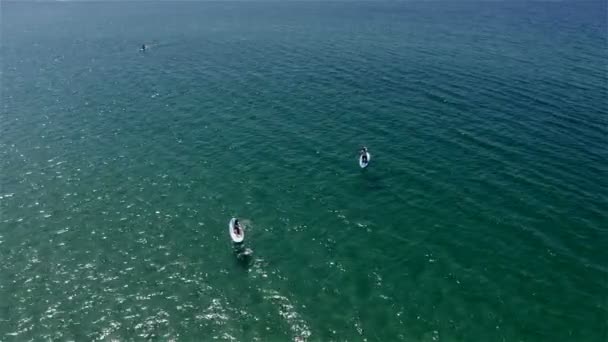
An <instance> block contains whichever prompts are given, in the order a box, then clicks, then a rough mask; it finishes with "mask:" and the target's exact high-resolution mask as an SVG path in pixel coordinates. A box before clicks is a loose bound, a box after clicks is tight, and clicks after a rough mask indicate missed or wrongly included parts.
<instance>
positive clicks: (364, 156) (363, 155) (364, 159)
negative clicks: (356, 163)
mask: <svg viewBox="0 0 608 342" xmlns="http://www.w3.org/2000/svg"><path fill="white" fill-rule="evenodd" d="M360 154H361V162H363V164H367V147H365V146H363V147H361V151H360Z"/></svg>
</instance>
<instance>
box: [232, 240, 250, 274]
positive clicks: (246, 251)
mask: <svg viewBox="0 0 608 342" xmlns="http://www.w3.org/2000/svg"><path fill="white" fill-rule="evenodd" d="M232 252H233V253H234V256H235V257H236V262H237V264H238V265H239V266H241V267H243V268H245V269H248V268H249V266H251V261H252V260H253V250H252V249H251V248H246V247H245V244H244V243H233V244H232Z"/></svg>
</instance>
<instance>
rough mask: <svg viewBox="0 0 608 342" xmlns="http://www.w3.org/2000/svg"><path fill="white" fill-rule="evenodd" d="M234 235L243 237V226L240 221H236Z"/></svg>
mask: <svg viewBox="0 0 608 342" xmlns="http://www.w3.org/2000/svg"><path fill="white" fill-rule="evenodd" d="M234 233H235V234H236V235H241V225H240V224H239V219H234Z"/></svg>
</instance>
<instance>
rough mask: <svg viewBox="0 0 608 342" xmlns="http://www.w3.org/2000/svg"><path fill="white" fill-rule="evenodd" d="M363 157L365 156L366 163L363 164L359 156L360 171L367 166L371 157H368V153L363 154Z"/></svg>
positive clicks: (361, 157)
mask: <svg viewBox="0 0 608 342" xmlns="http://www.w3.org/2000/svg"><path fill="white" fill-rule="evenodd" d="M365 155H366V156H367V162H363V156H362V155H359V166H360V167H361V168H362V169H365V168H366V167H367V165H369V160H370V158H371V156H370V155H369V152H365Z"/></svg>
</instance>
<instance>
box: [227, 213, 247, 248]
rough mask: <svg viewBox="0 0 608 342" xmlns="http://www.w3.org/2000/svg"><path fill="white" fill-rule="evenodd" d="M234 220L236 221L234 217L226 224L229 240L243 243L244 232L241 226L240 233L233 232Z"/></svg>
mask: <svg viewBox="0 0 608 342" xmlns="http://www.w3.org/2000/svg"><path fill="white" fill-rule="evenodd" d="M234 220H236V218H235V217H233V218H232V219H231V220H230V222H229V223H228V231H229V232H230V238H231V239H232V241H234V242H237V243H238V242H243V240H244V239H245V230H244V229H243V224H241V229H240V230H241V233H240V234H237V233H236V232H235V231H234Z"/></svg>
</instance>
